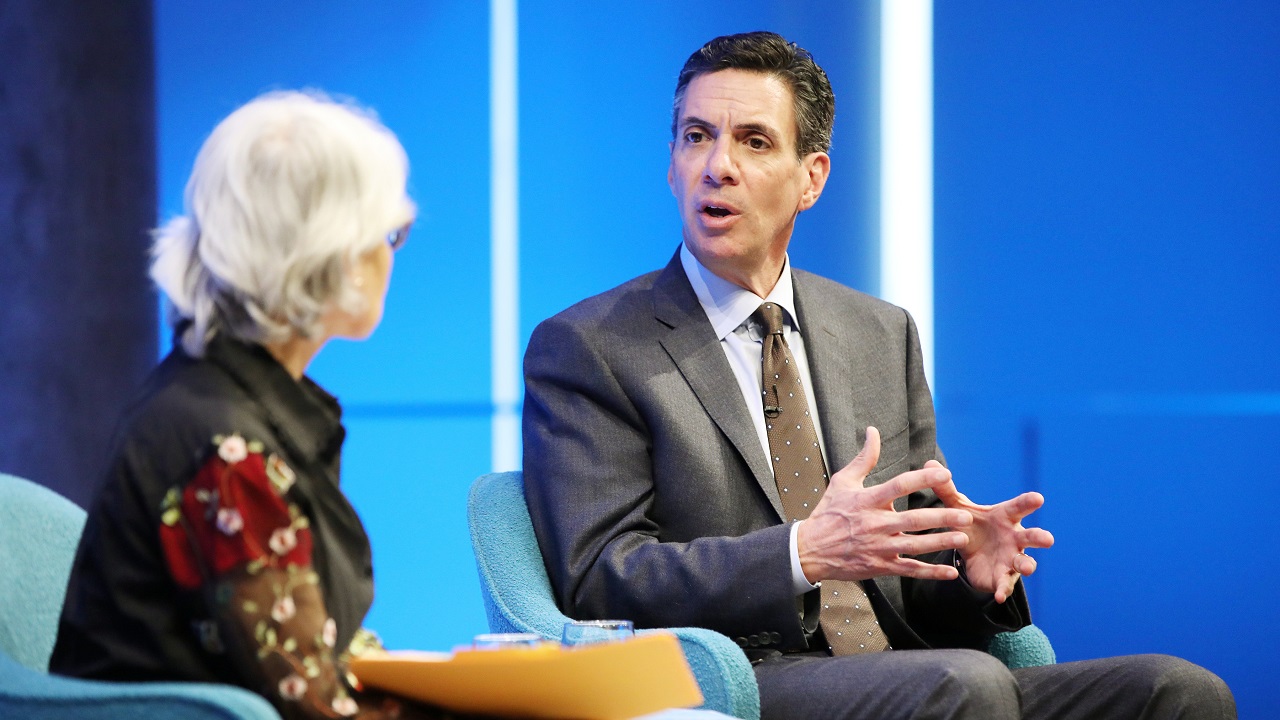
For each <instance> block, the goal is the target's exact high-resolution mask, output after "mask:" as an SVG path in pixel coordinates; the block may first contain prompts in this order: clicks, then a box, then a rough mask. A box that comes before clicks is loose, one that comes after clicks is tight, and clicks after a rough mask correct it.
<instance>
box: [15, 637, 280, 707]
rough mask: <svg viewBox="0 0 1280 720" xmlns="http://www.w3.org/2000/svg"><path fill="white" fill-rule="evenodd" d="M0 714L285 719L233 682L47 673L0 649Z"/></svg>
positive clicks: (267, 704) (266, 703) (257, 696)
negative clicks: (105, 678)
mask: <svg viewBox="0 0 1280 720" xmlns="http://www.w3.org/2000/svg"><path fill="white" fill-rule="evenodd" d="M0 717H6V718H8V717H13V718H25V719H27V720H61V719H62V718H68V717H74V718H77V719H78V720H117V719H118V718H129V719H130V720H170V719H172V718H181V719H182V720H280V715H279V714H278V713H277V712H276V710H275V708H273V707H272V706H271V704H270V703H268V702H267V701H266V699H265V698H262V697H260V696H259V695H256V694H254V693H251V692H249V691H248V690H245V689H243V688H238V687H233V686H231V685H211V684H205V683H178V682H145V683H144V682H105V681H100V680H80V679H77V678H68V677H62V676H59V675H47V674H45V673H42V672H39V671H36V670H32V669H30V668H28V667H26V666H24V665H21V664H19V663H18V662H16V661H14V660H13V659H12V658H10V657H9V656H8V655H6V654H5V653H3V652H0Z"/></svg>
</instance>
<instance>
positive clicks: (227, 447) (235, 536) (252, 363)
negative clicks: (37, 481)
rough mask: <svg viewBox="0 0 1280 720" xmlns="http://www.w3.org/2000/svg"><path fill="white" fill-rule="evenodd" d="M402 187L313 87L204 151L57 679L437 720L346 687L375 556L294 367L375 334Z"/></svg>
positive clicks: (387, 137) (399, 220)
mask: <svg viewBox="0 0 1280 720" xmlns="http://www.w3.org/2000/svg"><path fill="white" fill-rule="evenodd" d="M407 173H408V162H407V160H406V158H405V153H404V150H403V148H402V147H401V146H400V143H399V142H398V141H397V140H396V138H395V136H394V135H392V134H391V132H390V131H389V130H387V129H386V128H385V127H383V126H382V125H381V124H380V123H379V122H378V121H377V120H376V119H375V118H374V117H373V116H372V115H371V114H369V113H367V112H365V111H363V110H361V109H359V108H357V107H354V106H351V105H348V104H341V103H337V102H334V101H331V100H328V99H326V98H324V97H321V96H318V95H315V94H305V93H297V92H281V93H272V94H268V95H265V96H262V97H260V98H258V99H256V100H253V101H252V102H250V103H248V104H247V105H245V106H243V107H241V108H240V109H238V110H236V111H235V112H234V113H232V114H231V115H230V116H229V117H227V118H226V119H225V120H223V121H222V122H221V123H220V124H219V125H218V126H217V128H215V129H214V131H213V133H212V134H211V135H210V136H209V138H208V140H207V141H206V142H205V143H204V146H203V147H202V148H201V150H200V153H199V156H198V157H197V158H196V162H195V167H194V169H193V171H192V174H191V179H190V181H189V182H188V184H187V191H186V214H185V215H184V216H182V217H179V218H177V219H175V220H173V221H171V222H169V223H168V224H167V225H165V226H164V227H163V228H161V229H160V230H158V231H157V232H156V234H155V247H154V258H153V262H152V266H151V276H152V278H153V279H154V280H155V282H156V284H157V285H158V286H159V287H160V289H161V290H162V291H163V292H164V294H165V295H167V296H168V298H169V300H170V303H171V305H172V317H173V321H174V332H175V340H176V341H177V342H176V343H175V344H176V346H177V347H175V349H174V350H173V352H172V353H171V354H170V355H169V356H168V357H167V358H166V359H165V360H164V361H163V362H162V363H161V364H160V366H159V367H158V368H157V369H156V370H155V371H154V373H153V374H152V375H151V377H150V378H149V379H148V381H147V383H146V385H145V386H144V388H143V390H142V392H141V395H140V396H139V397H138V398H137V400H136V401H135V402H134V403H133V404H132V405H131V406H130V408H129V409H128V411H127V413H126V415H125V417H124V420H123V423H122V425H121V428H120V430H119V431H118V433H117V436H116V440H115V446H114V452H113V456H112V460H111V464H110V469H109V473H108V477H107V479H106V482H105V484H104V485H103V487H102V489H101V490H100V491H99V494H98V496H97V498H96V499H95V501H94V503H93V505H92V507H91V508H90V511H89V517H88V522H87V524H86V526H85V531H84V536H83V537H82V539H81V541H80V547H79V550H78V552H77V555H76V559H75V563H74V565H73V567H72V572H71V580H70V584H69V587H68V591H67V601H66V605H65V607H64V609H63V612H62V619H61V622H60V625H59V629H58V639H57V645H56V647H55V648H54V652H53V657H52V659H51V660H50V669H51V670H52V671H54V672H58V673H62V674H66V675H74V676H78V677H91V678H102V679H112V680H188V681H201V682H223V683H233V684H238V685H241V686H244V687H246V688H249V689H251V690H253V691H255V692H258V693H260V694H262V695H263V696H265V697H266V698H267V699H268V700H270V701H271V702H272V703H273V704H274V705H275V706H276V707H277V708H278V709H279V710H280V712H281V714H282V715H283V716H284V717H286V718H293V717H340V716H358V717H361V718H374V717H391V716H397V715H399V714H401V713H403V715H404V716H406V717H409V716H414V717H420V716H425V717H438V716H440V715H441V714H440V713H436V712H434V711H432V710H429V709H425V708H420V707H417V706H408V705H403V706H402V705H401V704H399V703H396V702H393V701H390V700H388V699H386V698H381V697H372V696H370V695H367V694H362V693H360V692H357V691H356V690H355V689H353V687H352V684H351V682H350V681H349V679H348V677H347V674H346V672H345V669H344V665H345V660H346V659H347V657H348V656H349V654H350V653H353V652H357V651H359V649H360V648H361V647H362V645H364V644H366V643H365V641H366V639H367V635H366V634H365V633H364V632H363V631H361V630H360V626H361V622H362V621H363V619H364V616H365V613H366V612H367V611H368V609H369V605H370V603H371V602H372V598H373V583H372V577H373V576H372V568H371V564H370V551H369V541H368V538H367V536H366V535H365V532H364V528H363V526H362V525H361V523H360V519H359V518H358V517H357V516H356V513H355V510H354V509H353V508H352V507H351V505H350V503H348V501H347V499H346V497H345V496H344V495H343V494H342V491H341V490H340V489H339V486H338V470H339V455H340V452H341V447H342V441H343V436H344V430H343V427H342V424H341V422H340V413H341V410H340V408H339V406H338V403H337V401H336V400H335V399H334V398H333V397H332V396H330V395H329V394H327V393H326V392H325V391H324V390H322V389H321V388H320V387H319V386H317V385H316V384H315V383H313V382H312V381H311V380H310V379H308V378H307V377H306V375H305V374H304V373H305V371H306V369H307V366H308V364H309V363H310V362H311V360H312V359H313V358H314V357H315V356H316V353H318V352H319V351H320V349H321V348H323V347H324V345H325V343H326V342H328V341H329V340H330V339H331V338H353V339H360V338H365V337H367V336H368V335H369V334H370V333H371V332H373V330H374V328H376V327H377V325H378V323H379V321H380V320H381V318H382V308H383V301H384V298H385V296H386V291H387V283H388V281H389V279H390V276H391V266H392V257H393V253H394V251H396V250H397V249H399V248H400V246H401V245H402V244H403V243H404V241H405V238H406V236H407V235H408V231H409V226H410V224H411V223H412V222H413V219H414V212H415V209H414V205H413V202H412V201H410V199H409V198H408V196H407V194H406V190H405V185H406V178H407Z"/></svg>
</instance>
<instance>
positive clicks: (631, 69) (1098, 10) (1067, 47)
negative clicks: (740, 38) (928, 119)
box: [156, 0, 1280, 718]
mask: <svg viewBox="0 0 1280 720" xmlns="http://www.w3.org/2000/svg"><path fill="white" fill-rule="evenodd" d="M876 6H877V4H876V3H874V2H851V3H816V2H798V3H797V2H782V1H778V2H770V1H767V0H757V1H754V2H712V3H705V4H703V5H700V6H699V9H698V10H697V11H696V12H693V11H691V9H690V8H689V7H688V6H687V5H686V4H683V3H676V2H673V1H672V0H657V1H655V2H651V3H643V4H639V3H631V4H619V6H616V7H610V6H607V5H606V4H600V3H532V2H529V3H525V4H524V6H522V7H521V8H520V10H519V53H518V61H519V83H520V102H519V116H520V122H519V134H520V144H519V159H520V175H519V193H520V224H519V229H520V255H519V270H520V294H519V301H520V315H519V327H520V333H521V338H522V339H524V338H527V336H528V333H529V332H530V331H531V330H532V328H533V326H534V325H535V324H536V323H537V322H538V321H540V320H541V319H543V318H545V317H547V316H548V315H550V314H552V313H554V312H556V311H558V310H560V309H562V308H564V307H566V306H567V305H569V304H570V303H572V302H574V301H576V300H578V299H581V298H583V297H585V296H587V295H589V294H593V293H595V292H599V291H602V290H604V289H607V288H608V287H611V286H612V285H614V284H617V283H618V282H621V281H623V280H625V279H628V278H630V277H632V276H634V275H637V274H639V273H642V272H645V271H648V270H650V269H653V268H655V267H658V266H660V265H661V264H663V263H665V262H666V260H667V259H668V258H669V257H670V255H671V253H672V252H673V251H674V250H675V248H676V244H677V242H678V231H679V228H678V221H677V218H676V215H675V212H674V208H673V207H672V201H671V198H670V195H669V191H668V189H667V187H666V183H665V175H666V164H667V149H666V143H667V142H668V140H669V139H670V133H669V122H670V96H671V91H672V87H673V85H674V79H675V74H676V71H677V70H678V68H679V66H680V64H681V63H682V62H683V60H684V58H685V57H686V56H687V55H688V53H689V52H691V51H692V50H693V49H695V48H696V47H697V46H698V45H699V44H701V43H702V42H703V41H705V40H707V39H709V38H710V37H713V36H715V35H718V34H723V33H728V32H738V31H743V30H751V29H759V28H769V29H775V30H778V31H779V32H782V33H783V34H784V35H787V36H788V37H790V38H792V39H794V40H796V41H798V42H799V43H800V44H801V45H804V46H806V47H808V48H809V49H810V50H812V51H813V52H814V54H815V55H816V57H817V58H818V59H819V61H820V62H821V63H822V64H823V65H824V66H825V67H826V68H827V69H828V71H829V72H830V74H831V77H832V81H833V84H834V85H835V90H836V94H837V97H838V99H839V104H838V108H837V111H838V113H837V114H838V122H837V129H836V137H835V149H834V151H833V167H834V170H833V178H832V182H831V183H830V184H829V186H828V189H827V193H826V194H825V196H824V198H823V200H822V202H821V203H819V205H818V206H817V208H815V209H814V210H813V211H811V212H810V213H807V214H806V216H805V217H804V218H802V220H801V223H800V227H799V230H798V233H797V238H796V243H795V244H794V246H793V258H794V260H795V262H796V264H797V265H798V266H802V267H807V268H810V269H814V270H818V271H819V272H822V273H824V274H827V275H829V276H831V277H834V278H836V279H839V280H841V281H843V282H846V283H849V284H852V285H854V286H856V287H862V288H867V289H871V290H874V289H875V288H876V286H877V284H878V281H877V277H876V275H875V271H874V267H875V263H874V258H875V252H876V251H875V247H876V242H877V238H878V227H877V219H876V208H877V206H878V199H877V198H876V184H875V183H876V176H877V172H878V167H877V164H876V163H877V161H876V155H877V145H876V137H877V132H878V128H877V126H876V122H875V120H874V118H875V117H876V114H877V109H878V108H877V103H876V96H877V93H878V90H879V88H878V87H877V82H876V73H877V67H876V56H877V52H878V48H877V46H876V40H875V38H876V32H877V23H878V17H877V14H876ZM301 7H302V6H301V5H298V4H293V3H288V4H286V3H258V2H248V1H247V0H223V1H221V2H217V3H214V2H208V1H205V0H200V1H198V2H187V1H179V0H158V1H157V6H156V8H157V15H156V33H157V68H158V84H157V92H158V100H159V121H160V122H159V126H158V127H159V150H160V175H161V194H160V197H161V209H160V213H161V215H162V216H165V215H169V214H172V213H176V212H178V211H180V208H181V190H182V183H183V182H184V180H185V177H186V174H187V172H188V171H189V169H190V163H191V160H192V159H193V157H194V155H195V152H196V150H197V148H198V147H199V144H200V142H201V141H202V140H203V138H204V136H205V134H206V133H207V132H208V130H209V129H210V128H211V127H212V126H213V125H214V124H215V123H216V122H217V121H218V119H220V118H221V117H222V116H224V115H225V114H226V113H228V112H229V111H230V110H232V109H233V108H234V107H236V106H237V105H239V104H240V103H242V102H244V101H246V100H248V99H250V98H251V97H253V96H254V95H256V94H258V93H259V92H262V91H264V90H268V89H273V88H294V87H319V88H324V89H325V90H327V91H329V92H331V93H335V94H342V95H350V96H352V97H354V98H356V99H358V100H359V101H360V102H362V103H364V104H367V105H371V106H373V107H374V108H376V110H377V111H378V112H379V114H380V115H381V117H382V118H383V120H384V121H385V122H386V123H387V124H388V125H389V126H390V127H391V128H392V129H393V130H395V131H396V132H397V133H398V134H399V135H400V137H401V139H402V140H403V142H404V144H405V146H406V148H407V149H408V151H409V154H410V158H411V163H412V166H413V170H412V179H411V184H412V191H413V194H414V196H415V198H416V199H417V201H418V202H419V204H420V206H421V208H422V213H421V216H420V220H419V222H418V224H417V226H416V227H415V230H414V233H413V237H412V239H411V241H410V245H409V246H408V247H407V248H406V250H405V251H404V252H402V253H400V254H399V255H398V256H397V260H396V262H397V265H396V269H395V277H394V280H393V283H392V289H391V294H390V298H389V303H388V311H387V316H386V319H385V321H384V323H383V326H382V327H381V328H380V329H379V331H378V333H377V334H375V336H374V337H373V338H372V339H371V340H369V341H367V342H365V343H359V344H353V343H338V344H334V345H332V346H331V347H329V348H328V349H326V350H325V352H324V353H322V354H321V356H320V358H319V359H318V360H317V362H316V364H315V365H314V366H313V368H312V370H313V375H314V376H315V377H317V379H318V380H319V381H320V382H322V383H323V384H325V385H326V386H327V387H329V388H330V389H331V390H333V391H334V392H335V393H336V394H338V395H339V397H340V398H341V399H342V400H343V402H344V404H345V405H346V406H347V408H348V416H347V425H348V428H349V431H350V435H349V438H350V439H349V444H348V449H347V455H346V463H345V471H344V478H345V479H344V482H345V483H346V488H347V491H348V493H349V494H350V495H351V496H352V498H353V500H354V502H355V503H356V505H357V506H358V509H359V510H360V512H361V514H362V516H363V517H364V519H365V522H366V525H367V526H368V529H369V532H370V535H371V537H372V539H373V543H374V552H375V562H376V564H377V568H378V577H377V583H378V598H377V600H376V602H375V605H374V609H373V612H372V615H371V617H370V618H369V624H370V626H372V627H374V628H375V629H377V630H379V631H380V632H381V633H382V634H383V635H384V637H385V638H386V639H387V641H388V643H389V644H390V645H392V646H394V647H417V648H431V649H441V648H447V647H449V646H451V645H453V644H456V643H460V642H464V641H466V640H467V639H469V638H470V636H471V635H472V634H474V633H476V632H480V631H482V630H483V629H484V619H483V613H482V612H481V607H480V599H479V590H478V586H477V582H476V579H475V572H474V568H473V567H472V563H471V558H470V547H469V542H468V540H467V537H466V528H465V520H464V515H463V505H464V497H465V492H466V488H467V486H468V485H469V483H470V481H471V480H472V479H473V478H474V477H475V476H476V475H478V474H480V473H483V472H486V471H487V470H488V469H489V464H490V436H489V433H490V416H491V413H492V412H493V403H492V400H491V397H490V347H489V343H490V340H489V312H490V287H489V282H490V280H489V268H490V263H491V258H490V256H489V231H490V227H489V225H490V220H489V207H490V198H489V179H490V178H489V160H490V156H489V144H488V143H489V65H488V57H489V55H488V53H489V14H488V8H487V6H486V5H484V4H480V3H472V2H432V3H420V2H415V1H413V0H388V1H387V2H382V3H379V4H377V5H376V6H360V8H359V9H356V6H354V5H348V4H345V3H312V4H308V6H307V7H306V9H305V10H301V9H300V8H301ZM934 32H935V98H936V106H935V113H936V137H935V153H936V167H935V172H936V206H935V213H936V249H935V254H936V257H935V261H936V262H935V277H936V278H937V279H936V288H935V291H936V322H937V336H936V338H937V362H936V385H937V387H938V408H939V420H940V436H941V439H942V442H943V446H944V449H945V450H946V451H947V453H948V458H949V460H950V462H951V464H952V466H953V468H954V469H955V470H956V472H957V480H958V482H960V483H961V486H962V488H967V491H968V492H969V493H970V494H971V495H972V496H973V497H974V498H975V499H978V500H980V501H993V500H997V499H1001V498H1003V497H1007V496H1009V495H1011V494H1013V493H1016V492H1019V491H1021V490H1023V489H1038V490H1041V491H1042V492H1044V493H1045V494H1046V495H1047V496H1048V498H1049V504H1048V506H1047V507H1046V509H1045V510H1044V511H1043V512H1042V513H1041V514H1040V515H1041V517H1039V518H1038V521H1039V522H1040V523H1042V524H1044V525H1045V526H1046V527H1049V528H1050V529H1052V530H1053V531H1054V532H1055V533H1056V535H1057V537H1058V539H1059V544H1058V547H1056V548H1055V549H1054V550H1052V551H1050V552H1046V553H1042V554H1041V556H1040V557H1041V560H1042V564H1041V572H1040V573H1039V574H1038V575H1037V576H1036V577H1035V578H1033V579H1032V582H1031V584H1030V591H1031V593H1032V595H1033V602H1034V606H1035V611H1036V620H1037V622H1038V623H1039V624H1041V625H1042V626H1043V627H1045V629H1046V630H1047V631H1048V632H1049V633H1050V635H1051V637H1052V638H1053V639H1054V642H1055V645H1056V646H1057V648H1058V650H1059V653H1060V656H1061V658H1062V659H1064V660H1070V659H1077V658H1083V657H1094V656H1100V655H1108V654H1115V653H1119V652H1147V651H1159V652H1173V653H1177V654H1180V655H1184V656H1186V657H1189V658H1191V659H1193V660H1195V661H1197V662H1200V663H1203V664H1205V665H1207V666H1209V667H1210V668H1212V669H1214V670H1215V671H1217V672H1219V673H1220V674H1222V675H1223V676H1224V677H1225V678H1226V679H1227V680H1228V681H1229V682H1230V683H1231V684H1232V686H1233V688H1234V689H1235V691H1236V693H1237V697H1238V698H1239V700H1240V703H1241V710H1242V717H1259V718H1261V717H1270V716H1274V715H1277V714H1280V701H1277V699H1276V696H1275V695H1274V693H1269V692H1268V691H1267V686H1266V683H1267V682H1268V681H1267V678H1269V677H1270V676H1272V675H1274V674H1275V673H1277V672H1280V655H1278V654H1277V651H1276V650H1275V649H1274V647H1273V641H1274V638H1276V637H1277V636H1280V633H1278V632H1277V631H1278V630H1280V628H1278V627H1277V625H1278V624H1280V621H1278V620H1277V613H1276V612H1275V609H1274V608H1275V604H1274V601H1273V600H1272V597H1273V596H1274V594H1275V589H1276V581H1275V579H1274V578H1275V573H1274V572H1272V571H1270V570H1269V569H1267V567H1266V566H1265V565H1262V563H1263V562H1265V560H1260V558H1265V557H1266V556H1267V555H1268V554H1269V553H1268V552H1267V547H1268V546H1267V545H1266V544H1265V540H1267V539H1269V538H1270V537H1271V536H1272V535H1273V534H1274V531H1275V530H1276V527H1277V523H1276V521H1275V520H1273V519H1271V518H1270V517H1269V515H1268V513H1267V507H1268V506H1267V503H1268V502H1269V498H1270V497H1271V496H1272V495H1273V494H1274V493H1275V491H1276V490H1277V484H1278V482H1277V472H1276V470H1275V469H1274V468H1273V467H1271V466H1269V465H1268V455H1269V452H1270V450H1271V449H1272V448H1274V447H1276V444H1277V440H1280V371H1278V370H1277V369H1276V363H1275V362H1274V361H1273V358H1274V357H1276V356H1277V350H1280V348H1278V347H1277V345H1278V344H1280V336H1278V334H1277V333H1276V331H1275V329H1274V328H1275V319H1276V317H1277V309H1280V308H1278V305H1280V292H1277V290H1276V289H1275V287H1274V285H1275V283H1274V280H1273V278H1274V276H1275V269H1276V267H1277V260H1280V257H1278V255H1280V251H1278V250H1277V249H1276V248H1277V243H1276V240H1277V235H1278V234H1280V215H1278V213H1280V211H1277V210H1276V209H1275V207H1274V205H1275V198H1276V197H1277V191H1278V190H1280V182H1278V180H1280V178H1278V177H1277V170H1276V168H1280V148H1278V147H1277V142H1278V141H1277V139H1276V138H1277V135H1276V133H1275V128H1276V127H1277V126H1278V123H1277V121H1280V117H1278V115H1280V88H1278V85H1277V83H1276V80H1275V78H1276V77H1277V71H1278V70H1280V42H1278V41H1280V10H1276V9H1275V8H1274V7H1273V6H1272V5H1271V4H1264V3H1244V2H1226V3H1221V4H1215V5H1214V6H1212V8H1211V9H1206V8H1204V7H1202V6H1201V4H1199V3H1191V2H1186V1H1184V2H1172V3H1163V4H1161V5H1159V6H1151V5H1149V4H1148V5H1142V6H1141V7H1139V6H1138V5H1137V4H1130V3H1085V4H1078V3H1073V4H1069V5H1066V4H1059V5H1058V6H1054V7H1046V6H1034V7H1030V6H1024V5H1022V4H1017V3H1012V2H1001V3H981V4H979V3H939V6H938V8H937V9H936V17H935V30H934ZM886 242H892V238H887V239H886ZM441 301H444V302H445V303H446V304H447V305H448V306H449V308H450V311H449V312H448V313H446V315H445V317H444V319H443V320H441V319H433V320H431V321H427V320H426V319H425V318H426V316H427V312H428V308H429V307H431V306H438V305H439V304H440V302H441ZM432 316H433V317H436V318H438V316H437V315H435V313H434V312H433V313H432ZM442 335H447V336H448V337H449V338H450V339H451V344H452V347H453V348H454V350H453V352H456V353H459V354H460V355H461V357H462V361H461V362H459V363H456V364H454V365H450V366H445V364H444V363H443V362H442V361H441V360H440V358H439V357H437V356H436V355H434V354H433V353H432V350H431V348H432V344H433V343H434V342H436V341H437V340H438V338H440V337H441V336H442ZM166 344H167V343H166ZM1255 508H1256V509H1255ZM1259 511H1261V512H1259ZM1255 558H1259V559H1255Z"/></svg>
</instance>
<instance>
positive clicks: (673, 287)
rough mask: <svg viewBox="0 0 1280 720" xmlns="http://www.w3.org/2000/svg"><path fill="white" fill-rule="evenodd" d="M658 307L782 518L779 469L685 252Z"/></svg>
mask: <svg viewBox="0 0 1280 720" xmlns="http://www.w3.org/2000/svg"><path fill="white" fill-rule="evenodd" d="M653 310H654V316H655V317H656V318H657V319H658V321H659V322H661V323H663V324H664V325H666V326H667V327H669V328H670V329H671V331H670V332H669V333H667V334H666V335H664V336H662V337H661V338H660V339H659V341H660V342H661V343H662V347H663V349H665V350H666V351H667V354H668V355H669V356H670V357H671V360H672V362H674V363H675V364H676V367H677V368H679V369H680V373H681V374H682V375H683V376H684V378H685V381H686V382H687V383H689V387H690V388H691V389H692V390H693V393H694V395H696V396H697V398H698V402H700V403H701V404H702V407H703V409H705V410H706V412H707V414H708V415H709V416H711V420H712V421H713V422H714V423H715V424H716V426H717V427H719V428H720V431H721V432H722V433H724V435H725V437H727V438H728V439H729V442H730V443H732V444H733V446H734V448H735V449H737V451H738V454H739V455H741V456H742V458H743V459H744V460H745V461H746V463H747V467H748V468H750V469H751V474H752V476H753V477H754V479H755V481H756V483H757V484H759V485H760V489H761V490H763V491H764V494H765V495H766V496H767V497H768V498H769V503H770V504H771V505H772V506H773V509H774V511H775V512H777V513H778V517H779V518H782V517H783V511H782V499H781V498H780V497H779V496H778V487H777V485H776V484H775V483H774V481H773V468H772V466H771V465H770V464H769V459H768V458H767V457H766V456H765V454H764V450H763V448H761V447H760V439H759V436H757V435H756V429H755V425H754V424H753V423H752V420H751V416H750V415H748V414H747V412H748V411H747V408H746V406H745V405H744V404H743V402H742V390H741V389H740V388H739V387H738V383H737V381H736V380H735V379H734V375H733V370H732V369H730V368H729V361H728V360H726V359H725V356H724V350H722V349H721V348H720V341H719V339H718V338H717V337H716V336H715V332H714V331H713V330H712V329H711V323H710V322H708V321H707V315H706V313H705V312H704V311H703V309H702V305H701V304H700V303H699V302H698V296H697V295H696V294H694V292H693V287H692V286H690V285H689V279H688V278H687V277H685V274H684V268H683V267H682V266H681V264H680V256H679V253H677V254H676V256H675V257H674V258H672V260H671V262H670V263H668V264H667V267H666V268H665V269H663V271H662V272H661V273H660V274H659V275H658V278H657V280H655V281H654V285H653Z"/></svg>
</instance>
